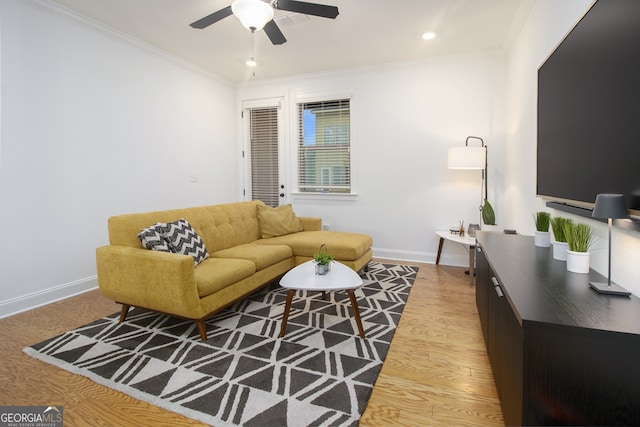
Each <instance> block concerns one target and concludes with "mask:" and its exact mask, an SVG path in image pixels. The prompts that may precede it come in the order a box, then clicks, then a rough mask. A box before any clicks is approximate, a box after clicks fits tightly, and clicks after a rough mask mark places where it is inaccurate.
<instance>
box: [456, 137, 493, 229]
mask: <svg viewBox="0 0 640 427" xmlns="http://www.w3.org/2000/svg"><path fill="white" fill-rule="evenodd" d="M470 139H477V140H479V141H480V144H481V146H480V147H472V146H469V140H470ZM447 167H448V168H449V169H467V170H481V171H482V184H481V185H480V222H479V223H478V224H482V202H483V201H484V198H485V195H486V194H487V177H486V174H487V147H485V145H484V141H483V140H482V138H480V137H478V136H468V137H467V140H466V141H465V145H464V147H452V148H449V153H448V158H447Z"/></svg>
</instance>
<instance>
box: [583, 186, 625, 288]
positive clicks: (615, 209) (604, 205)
mask: <svg viewBox="0 0 640 427" xmlns="http://www.w3.org/2000/svg"><path fill="white" fill-rule="evenodd" d="M591 216H592V217H593V218H606V219H607V222H608V223H609V273H608V275H607V277H608V279H607V283H604V282H589V285H590V286H591V287H592V288H593V289H595V290H596V291H597V292H599V293H601V294H612V295H631V292H629V291H627V290H626V289H625V288H623V287H622V286H619V285H616V284H615V283H611V227H612V224H613V220H614V219H619V218H627V217H628V216H629V214H628V212H627V206H626V204H625V202H624V196H623V195H622V194H598V195H597V196H596V204H595V206H594V208H593V212H592V214H591Z"/></svg>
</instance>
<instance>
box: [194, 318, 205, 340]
mask: <svg viewBox="0 0 640 427" xmlns="http://www.w3.org/2000/svg"><path fill="white" fill-rule="evenodd" d="M196 325H198V332H200V338H202V341H206V340H207V327H206V325H205V324H204V319H199V320H196Z"/></svg>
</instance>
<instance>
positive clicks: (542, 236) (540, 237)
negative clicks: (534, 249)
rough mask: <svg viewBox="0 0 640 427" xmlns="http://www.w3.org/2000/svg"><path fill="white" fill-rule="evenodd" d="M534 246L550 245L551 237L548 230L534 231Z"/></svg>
mask: <svg viewBox="0 0 640 427" xmlns="http://www.w3.org/2000/svg"><path fill="white" fill-rule="evenodd" d="M535 240H536V246H539V247H541V248H548V247H549V246H550V245H551V238H550V237H549V232H548V231H536V237H535Z"/></svg>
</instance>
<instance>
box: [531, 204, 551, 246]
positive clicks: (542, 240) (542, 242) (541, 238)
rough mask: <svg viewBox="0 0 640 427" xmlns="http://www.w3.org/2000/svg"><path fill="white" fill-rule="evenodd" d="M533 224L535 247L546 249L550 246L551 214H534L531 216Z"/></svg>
mask: <svg viewBox="0 0 640 427" xmlns="http://www.w3.org/2000/svg"><path fill="white" fill-rule="evenodd" d="M533 222H534V223H535V224H536V237H535V242H536V246H540V247H543V248H548V247H549V246H550V244H551V243H550V242H551V239H550V238H549V224H550V222H551V214H550V213H549V212H536V214H535V215H534V216H533Z"/></svg>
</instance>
